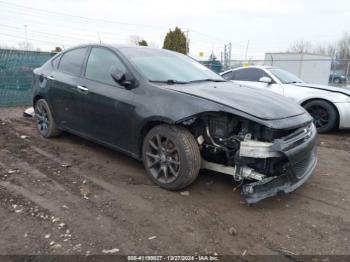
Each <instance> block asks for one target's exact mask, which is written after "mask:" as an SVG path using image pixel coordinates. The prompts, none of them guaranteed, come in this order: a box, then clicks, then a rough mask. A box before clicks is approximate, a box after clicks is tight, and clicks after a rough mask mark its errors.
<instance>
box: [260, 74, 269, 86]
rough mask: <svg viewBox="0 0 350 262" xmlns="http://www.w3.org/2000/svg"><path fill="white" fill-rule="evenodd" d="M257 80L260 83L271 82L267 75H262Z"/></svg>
mask: <svg viewBox="0 0 350 262" xmlns="http://www.w3.org/2000/svg"><path fill="white" fill-rule="evenodd" d="M259 82H261V83H266V84H268V85H269V84H271V83H272V79H271V78H270V77H268V76H263V77H261V78H260V79H259Z"/></svg>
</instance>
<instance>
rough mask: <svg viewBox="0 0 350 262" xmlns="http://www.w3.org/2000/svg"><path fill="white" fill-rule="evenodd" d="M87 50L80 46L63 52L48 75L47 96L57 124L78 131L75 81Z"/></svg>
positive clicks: (78, 120)
mask: <svg viewBox="0 0 350 262" xmlns="http://www.w3.org/2000/svg"><path fill="white" fill-rule="evenodd" d="M87 51H88V48H87V47H80V48H76V49H73V50H69V51H67V52H65V53H64V54H63V55H61V57H60V60H59V61H57V62H58V65H57V69H54V70H53V71H51V73H50V75H49V76H48V78H49V80H50V88H49V94H48V97H49V103H50V106H51V109H52V110H53V114H54V117H55V121H56V123H57V124H58V125H59V126H61V127H64V128H67V129H71V130H74V131H78V130H79V127H80V118H79V114H80V112H79V105H78V103H77V99H78V91H77V81H78V78H79V76H80V75H81V72H82V68H83V63H84V60H85V58H86V54H87Z"/></svg>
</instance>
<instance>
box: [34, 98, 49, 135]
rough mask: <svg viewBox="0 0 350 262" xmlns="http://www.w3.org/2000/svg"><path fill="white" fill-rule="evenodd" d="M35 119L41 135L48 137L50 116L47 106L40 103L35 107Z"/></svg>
mask: <svg viewBox="0 0 350 262" xmlns="http://www.w3.org/2000/svg"><path fill="white" fill-rule="evenodd" d="M35 117H36V122H37V126H38V130H39V132H40V134H42V135H43V136H45V135H47V133H48V132H49V115H48V112H47V109H46V107H45V105H44V104H43V103H41V102H40V101H39V102H38V103H37V104H36V105H35Z"/></svg>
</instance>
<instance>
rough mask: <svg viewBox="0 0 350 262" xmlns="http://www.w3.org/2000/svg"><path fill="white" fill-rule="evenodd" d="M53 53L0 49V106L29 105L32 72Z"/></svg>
mask: <svg viewBox="0 0 350 262" xmlns="http://www.w3.org/2000/svg"><path fill="white" fill-rule="evenodd" d="M53 55H54V53H50V52H36V51H23V50H10V49H0V106H20V105H29V104H31V100H32V72H33V69H35V68H36V67H39V66H41V65H42V64H44V63H45V62H46V61H47V60H48V59H50V58H51V57H52V56H53Z"/></svg>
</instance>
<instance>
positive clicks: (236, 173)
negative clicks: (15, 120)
mask: <svg viewBox="0 0 350 262" xmlns="http://www.w3.org/2000/svg"><path fill="white" fill-rule="evenodd" d="M33 105H34V111H35V117H36V122H37V127H38V130H39V133H40V134H41V136H43V137H45V138H50V137H54V136H58V135H59V134H60V133H61V132H62V131H66V132H70V133H73V134H76V135H78V136H81V137H84V138H86V139H88V140H91V141H94V142H96V143H99V144H102V145H105V146H108V147H110V148H112V149H115V150H118V151H121V152H124V153H126V154H128V155H130V156H132V157H134V158H136V159H138V160H142V161H143V163H144V166H145V169H146V173H147V174H148V176H149V178H150V179H151V180H152V181H154V183H156V184H157V185H159V186H160V187H162V188H165V189H168V190H178V189H182V188H185V187H187V186H189V185H190V184H191V183H193V182H194V180H195V179H196V177H197V176H198V173H199V171H200V169H208V170H212V171H215V172H220V173H225V174H228V175H230V176H232V178H233V185H234V186H236V187H238V186H239V187H241V189H242V195H243V196H244V197H245V199H246V201H247V202H248V203H256V202H258V201H260V200H262V199H264V198H267V197H270V196H274V195H276V194H278V193H280V192H283V193H288V192H291V191H293V190H295V189H296V188H298V187H299V186H300V185H302V184H303V183H304V182H305V181H306V180H307V179H308V178H309V177H310V176H311V175H312V173H313V171H314V169H315V167H316V162H317V157H316V135H317V132H316V129H315V126H314V124H313V122H312V117H311V116H310V115H309V114H308V113H307V112H306V111H305V110H304V109H303V108H302V107H301V106H299V105H298V104H296V103H294V102H292V101H290V100H288V99H286V98H284V97H282V96H280V95H278V94H274V93H272V92H269V91H265V90H258V89H254V88H247V87H240V86H239V85H236V84H234V83H232V82H229V81H226V80H225V79H223V78H222V77H221V76H219V75H217V74H216V73H214V72H212V71H211V70H210V69H208V68H206V67H204V66H203V65H201V64H200V63H198V62H196V61H195V60H193V59H192V58H190V57H188V56H186V55H182V54H179V53H175V52H172V51H168V50H161V49H152V48H147V47H130V46H114V45H102V44H96V45H94V44H91V45H82V46H78V47H75V48H72V49H69V50H65V51H64V52H61V53H59V54H57V55H56V56H54V57H53V58H52V59H50V60H49V61H48V62H46V63H45V64H44V65H43V66H42V67H40V68H37V69H35V70H34V79H33Z"/></svg>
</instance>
